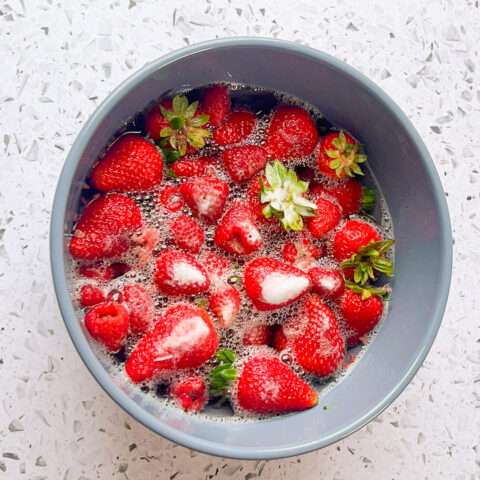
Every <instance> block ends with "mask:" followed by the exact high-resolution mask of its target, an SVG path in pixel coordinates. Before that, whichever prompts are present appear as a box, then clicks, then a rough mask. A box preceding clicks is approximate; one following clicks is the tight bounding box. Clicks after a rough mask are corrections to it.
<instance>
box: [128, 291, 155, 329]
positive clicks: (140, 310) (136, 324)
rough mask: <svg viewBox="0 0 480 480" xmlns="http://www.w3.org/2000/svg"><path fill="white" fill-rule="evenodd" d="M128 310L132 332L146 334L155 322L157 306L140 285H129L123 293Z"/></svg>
mask: <svg viewBox="0 0 480 480" xmlns="http://www.w3.org/2000/svg"><path fill="white" fill-rule="evenodd" d="M122 297H123V302H124V304H125V307H126V309H127V310H128V316H129V325H130V332H132V333H134V334H135V333H143V332H146V331H147V330H148V329H149V328H150V325H151V324H152V322H153V317H154V313H155V304H154V302H153V298H152V297H151V295H150V294H149V293H148V292H147V291H146V290H145V289H144V288H142V287H140V285H127V286H126V287H124V288H123V291H122Z"/></svg>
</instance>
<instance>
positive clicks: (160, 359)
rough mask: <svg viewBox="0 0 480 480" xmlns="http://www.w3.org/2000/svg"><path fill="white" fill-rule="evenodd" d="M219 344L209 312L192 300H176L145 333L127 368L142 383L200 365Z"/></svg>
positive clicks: (132, 376)
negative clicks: (188, 301) (177, 301)
mask: <svg viewBox="0 0 480 480" xmlns="http://www.w3.org/2000/svg"><path fill="white" fill-rule="evenodd" d="M217 347H218V335H217V332H216V331H215V327H214V325H213V322H212V320H211V318H210V316H209V315H208V313H207V312H206V311H205V310H204V309H203V308H200V307H197V306H195V305H192V304H190V303H176V304H173V305H171V306H169V307H168V308H167V309H166V310H165V311H164V312H163V313H162V314H161V315H160V317H159V318H158V320H157V322H156V323H155V325H154V327H153V328H152V330H150V331H149V332H147V333H146V334H144V335H143V337H142V338H141V339H140V341H139V342H138V344H137V345H136V346H135V348H134V350H133V352H132V353H131V355H130V357H129V358H128V360H127V362H126V364H125V370H126V372H127V374H128V376H129V377H130V378H131V379H132V380H133V381H134V382H135V383H139V382H143V381H147V380H151V379H153V378H156V377H160V376H162V374H164V373H167V372H173V371H178V370H182V369H186V368H196V367H200V366H201V365H203V364H204V363H205V362H206V361H207V360H208V359H209V358H210V357H211V356H212V355H213V354H214V353H215V350H216V349H217Z"/></svg>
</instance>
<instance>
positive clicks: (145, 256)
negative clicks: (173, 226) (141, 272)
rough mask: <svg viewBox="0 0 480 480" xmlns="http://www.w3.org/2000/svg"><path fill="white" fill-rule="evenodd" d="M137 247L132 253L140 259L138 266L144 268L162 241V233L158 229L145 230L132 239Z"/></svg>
mask: <svg viewBox="0 0 480 480" xmlns="http://www.w3.org/2000/svg"><path fill="white" fill-rule="evenodd" d="M132 240H133V242H134V243H135V244H136V247H134V248H133V250H132V252H133V253H134V254H135V255H136V256H137V258H138V266H139V267H140V268H142V267H143V266H144V265H145V264H146V263H147V262H148V260H149V259H150V257H151V256H152V254H153V251H154V250H155V247H156V246H157V245H158V241H159V240H160V232H159V231H158V230H157V229H156V228H145V229H144V230H142V231H141V232H140V233H138V234H137V235H134V236H133V237H132Z"/></svg>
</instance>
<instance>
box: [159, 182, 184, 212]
mask: <svg viewBox="0 0 480 480" xmlns="http://www.w3.org/2000/svg"><path fill="white" fill-rule="evenodd" d="M157 201H158V203H159V204H160V205H161V206H162V207H164V208H166V209H167V210H168V211H170V212H178V210H180V209H181V208H182V207H183V205H184V202H183V200H182V197H181V194H180V189H179V188H178V187H174V186H173V185H167V186H166V187H164V188H163V189H162V190H160V192H159V194H158V200H157Z"/></svg>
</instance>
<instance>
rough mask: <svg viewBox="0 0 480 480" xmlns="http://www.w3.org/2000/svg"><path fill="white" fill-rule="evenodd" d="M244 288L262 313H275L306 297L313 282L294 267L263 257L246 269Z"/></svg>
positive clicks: (249, 264) (255, 260)
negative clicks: (272, 311)
mask: <svg viewBox="0 0 480 480" xmlns="http://www.w3.org/2000/svg"><path fill="white" fill-rule="evenodd" d="M244 286H245V293H246V294H247V296H248V298H250V300H251V301H252V302H253V304H254V305H255V306H256V307H257V309H258V310H275V309H278V308H282V307H285V306H287V305H290V304H291V303H294V302H296V301H297V300H298V299H300V298H301V297H302V296H303V295H305V293H307V291H308V290H309V288H310V278H309V276H308V275H307V274H306V273H305V272H302V271H301V270H299V269H298V268H295V267H292V266H291V265H287V264H285V263H281V262H279V261H278V260H275V259H273V258H268V257H259V258H256V259H254V260H252V261H251V262H250V263H248V264H247V266H246V267H245V273H244Z"/></svg>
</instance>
